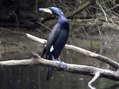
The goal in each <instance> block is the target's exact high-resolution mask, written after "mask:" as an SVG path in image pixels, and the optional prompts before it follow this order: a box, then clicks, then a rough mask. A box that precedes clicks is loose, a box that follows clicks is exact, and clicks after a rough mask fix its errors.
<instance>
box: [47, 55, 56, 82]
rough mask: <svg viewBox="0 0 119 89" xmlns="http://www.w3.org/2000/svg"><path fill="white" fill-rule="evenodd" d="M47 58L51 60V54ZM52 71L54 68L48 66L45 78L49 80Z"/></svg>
mask: <svg viewBox="0 0 119 89" xmlns="http://www.w3.org/2000/svg"><path fill="white" fill-rule="evenodd" d="M49 59H50V60H53V56H51V55H50V56H49ZM53 72H54V68H53V67H48V70H47V75H46V80H50V79H51V78H52V76H53Z"/></svg>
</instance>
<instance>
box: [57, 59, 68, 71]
mask: <svg viewBox="0 0 119 89" xmlns="http://www.w3.org/2000/svg"><path fill="white" fill-rule="evenodd" d="M57 62H58V64H59V66H60V68H58V71H61V70H65V69H67V64H66V63H64V62H63V61H61V60H60V59H58V61H57Z"/></svg>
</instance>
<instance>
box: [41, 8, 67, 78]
mask: <svg viewBox="0 0 119 89" xmlns="http://www.w3.org/2000/svg"><path fill="white" fill-rule="evenodd" d="M39 11H43V12H47V13H50V14H53V15H54V16H56V17H58V22H57V23H56V24H55V26H54V27H53V30H52V31H51V33H50V34H49V38H48V41H47V44H46V47H45V48H44V50H43V53H42V55H41V57H44V55H45V58H46V59H49V60H58V59H59V58H58V57H59V56H60V54H61V51H62V49H63V48H64V46H65V44H66V42H67V39H68V36H69V21H68V19H67V18H66V17H65V16H64V13H63V12H62V10H61V9H59V8H56V7H49V8H39ZM52 72H53V68H52V67H48V74H47V80H49V79H50V78H51V76H52Z"/></svg>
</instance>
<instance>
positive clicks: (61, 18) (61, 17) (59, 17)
mask: <svg viewBox="0 0 119 89" xmlns="http://www.w3.org/2000/svg"><path fill="white" fill-rule="evenodd" d="M58 22H59V23H62V22H68V19H67V18H66V17H65V16H64V15H61V16H60V15H59V16H58Z"/></svg>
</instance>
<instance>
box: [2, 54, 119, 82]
mask: <svg viewBox="0 0 119 89" xmlns="http://www.w3.org/2000/svg"><path fill="white" fill-rule="evenodd" d="M16 65H42V66H52V67H54V68H60V69H62V70H61V71H66V72H71V73H80V74H84V75H90V76H94V75H95V73H96V72H99V73H100V74H101V77H105V78H108V79H112V80H119V73H118V72H117V71H111V70H107V69H101V68H96V67H92V66H85V65H76V64H68V63H64V62H60V61H51V60H46V59H43V58H41V57H40V56H37V57H33V58H31V59H24V60H8V61H0V66H16Z"/></svg>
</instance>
